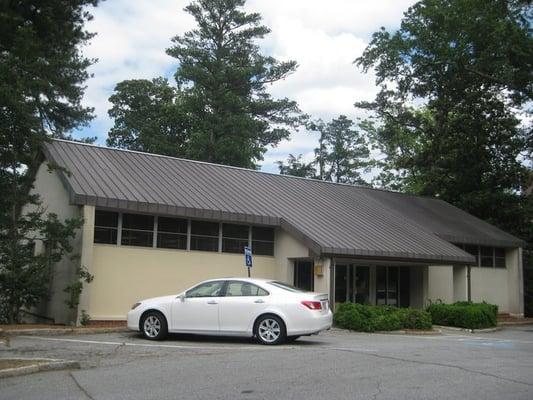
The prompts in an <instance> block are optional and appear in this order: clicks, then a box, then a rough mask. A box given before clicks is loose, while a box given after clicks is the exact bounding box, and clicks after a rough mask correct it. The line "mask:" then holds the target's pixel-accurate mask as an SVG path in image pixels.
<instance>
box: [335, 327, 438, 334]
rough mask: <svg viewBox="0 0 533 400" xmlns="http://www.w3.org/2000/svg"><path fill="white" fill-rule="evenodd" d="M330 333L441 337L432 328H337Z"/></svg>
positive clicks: (436, 330)
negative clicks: (354, 329)
mask: <svg viewBox="0 0 533 400" xmlns="http://www.w3.org/2000/svg"><path fill="white" fill-rule="evenodd" d="M331 331H332V332H346V333H352V332H355V333H366V334H368V335H372V334H373V333H379V334H384V335H408V336H409V335H412V336H438V335H442V330H441V329H435V328H433V330H431V331H423V330H416V329H412V330H404V329H401V330H399V331H375V332H359V331H352V330H350V329H342V328H338V327H332V328H331Z"/></svg>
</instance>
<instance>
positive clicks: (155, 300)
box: [140, 294, 178, 305]
mask: <svg viewBox="0 0 533 400" xmlns="http://www.w3.org/2000/svg"><path fill="white" fill-rule="evenodd" d="M176 297H178V295H177V294H173V295H170V296H160V297H152V298H150V299H144V300H141V301H140V303H141V304H143V305H144V304H154V303H157V304H161V303H168V302H170V301H172V300H174V299H175V298H176Z"/></svg>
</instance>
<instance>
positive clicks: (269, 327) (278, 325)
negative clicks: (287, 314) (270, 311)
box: [254, 315, 287, 345]
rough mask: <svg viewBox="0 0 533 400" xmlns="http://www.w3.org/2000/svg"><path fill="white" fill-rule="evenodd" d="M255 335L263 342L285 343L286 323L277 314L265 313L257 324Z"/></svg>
mask: <svg viewBox="0 0 533 400" xmlns="http://www.w3.org/2000/svg"><path fill="white" fill-rule="evenodd" d="M254 333H255V337H256V338H257V340H258V341H259V343H261V344H266V345H273V344H280V343H283V342H284V341H285V339H286V336H287V334H286V331H285V324H284V323H283V321H282V320H281V318H279V317H277V316H275V315H263V316H261V317H259V319H258V320H257V322H256V324H255V332H254Z"/></svg>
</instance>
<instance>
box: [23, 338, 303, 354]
mask: <svg viewBox="0 0 533 400" xmlns="http://www.w3.org/2000/svg"><path fill="white" fill-rule="evenodd" d="M19 337H21V338H24V339H30V340H44V341H51V342H69V343H84V344H100V345H108V346H133V347H152V348H153V347H155V348H169V349H193V350H254V351H255V350H276V349H278V350H286V349H288V348H289V349H293V348H296V346H260V345H253V346H238V345H236V346H210V345H206V346H190V345H177V344H155V343H131V342H108V341H100V340H82V339H62V338H48V337H42V336H19Z"/></svg>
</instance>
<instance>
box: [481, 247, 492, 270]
mask: <svg viewBox="0 0 533 400" xmlns="http://www.w3.org/2000/svg"><path fill="white" fill-rule="evenodd" d="M493 251H494V249H493V248H492V247H485V246H481V247H480V248H479V255H480V263H479V265H480V266H482V267H493V266H494V253H493Z"/></svg>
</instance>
